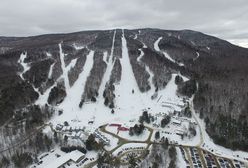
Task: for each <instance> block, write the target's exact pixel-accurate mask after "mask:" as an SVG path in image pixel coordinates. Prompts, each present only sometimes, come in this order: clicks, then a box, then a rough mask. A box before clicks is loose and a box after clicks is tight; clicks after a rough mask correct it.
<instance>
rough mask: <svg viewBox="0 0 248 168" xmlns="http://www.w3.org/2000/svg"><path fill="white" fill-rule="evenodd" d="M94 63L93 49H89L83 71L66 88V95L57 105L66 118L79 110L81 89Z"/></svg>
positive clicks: (82, 89)
mask: <svg viewBox="0 0 248 168" xmlns="http://www.w3.org/2000/svg"><path fill="white" fill-rule="evenodd" d="M93 64H94V51H90V53H89V54H88V55H87V58H86V61H85V64H84V67H83V71H82V72H81V73H80V74H79V77H78V79H77V80H76V82H75V83H74V85H73V86H72V87H71V88H69V89H68V90H67V96H66V98H65V99H64V101H63V102H62V103H61V104H60V105H59V108H61V109H63V110H64V113H63V116H62V117H65V119H66V118H71V115H75V117H76V115H77V114H78V112H79V111H80V108H79V103H80V101H81V98H82V95H83V91H84V88H85V84H86V81H87V78H88V76H89V75H90V71H91V69H92V67H93Z"/></svg>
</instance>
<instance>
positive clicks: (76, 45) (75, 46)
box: [72, 43, 85, 50]
mask: <svg viewBox="0 0 248 168" xmlns="http://www.w3.org/2000/svg"><path fill="white" fill-rule="evenodd" d="M72 46H73V47H74V48H75V50H81V49H83V48H85V46H84V45H79V44H75V43H74V44H73V45H72Z"/></svg>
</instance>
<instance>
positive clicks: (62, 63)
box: [59, 43, 70, 93]
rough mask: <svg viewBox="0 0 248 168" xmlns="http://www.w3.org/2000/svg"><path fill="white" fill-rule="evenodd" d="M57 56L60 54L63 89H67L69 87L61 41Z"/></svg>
mask: <svg viewBox="0 0 248 168" xmlns="http://www.w3.org/2000/svg"><path fill="white" fill-rule="evenodd" d="M59 56H60V62H61V69H62V72H63V73H62V78H63V79H64V83H65V89H66V91H67V90H69V88H70V84H69V79H68V73H67V71H66V67H65V60H64V57H65V54H64V53H63V50H62V46H61V43H60V44H59ZM66 93H67V92H66Z"/></svg>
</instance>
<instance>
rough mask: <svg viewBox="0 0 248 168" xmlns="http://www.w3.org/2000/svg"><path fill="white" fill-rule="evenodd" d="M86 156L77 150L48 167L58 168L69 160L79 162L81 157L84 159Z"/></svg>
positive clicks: (54, 161)
mask: <svg viewBox="0 0 248 168" xmlns="http://www.w3.org/2000/svg"><path fill="white" fill-rule="evenodd" d="M84 156H85V155H84V154H83V153H82V152H80V151H78V150H75V151H72V152H70V153H67V154H65V155H64V156H62V157H59V158H57V159H56V160H53V162H51V163H49V164H48V165H47V166H46V167H53V168H57V167H59V166H61V165H63V164H65V163H66V162H68V161H69V160H72V161H74V162H77V161H78V160H79V159H80V158H81V157H84Z"/></svg>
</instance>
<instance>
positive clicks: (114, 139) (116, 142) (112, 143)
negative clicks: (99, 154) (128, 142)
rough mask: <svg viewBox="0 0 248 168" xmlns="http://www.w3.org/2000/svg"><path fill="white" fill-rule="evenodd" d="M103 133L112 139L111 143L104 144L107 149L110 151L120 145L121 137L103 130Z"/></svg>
mask: <svg viewBox="0 0 248 168" xmlns="http://www.w3.org/2000/svg"><path fill="white" fill-rule="evenodd" d="M100 132H101V131H100ZM101 134H103V135H104V136H105V137H106V138H108V139H109V140H110V144H109V145H106V146H104V148H105V149H106V150H107V151H110V150H112V149H114V148H115V147H116V146H117V145H118V141H119V139H117V138H115V137H113V136H112V135H110V134H107V133H104V132H101Z"/></svg>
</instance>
